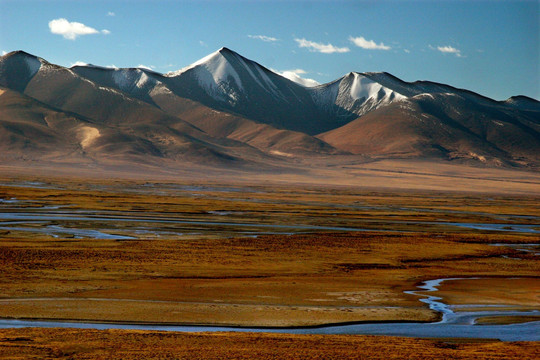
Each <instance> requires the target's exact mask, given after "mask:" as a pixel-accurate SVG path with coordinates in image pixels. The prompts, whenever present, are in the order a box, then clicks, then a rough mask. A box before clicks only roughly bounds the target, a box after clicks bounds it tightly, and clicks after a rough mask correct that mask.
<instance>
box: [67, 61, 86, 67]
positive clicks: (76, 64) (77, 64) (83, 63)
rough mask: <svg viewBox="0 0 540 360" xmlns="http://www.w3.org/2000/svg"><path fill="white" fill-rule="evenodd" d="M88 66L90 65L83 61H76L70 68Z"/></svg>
mask: <svg viewBox="0 0 540 360" xmlns="http://www.w3.org/2000/svg"><path fill="white" fill-rule="evenodd" d="M86 65H88V63H85V62H83V61H75V62H74V63H73V64H71V66H70V67H74V66H86Z"/></svg>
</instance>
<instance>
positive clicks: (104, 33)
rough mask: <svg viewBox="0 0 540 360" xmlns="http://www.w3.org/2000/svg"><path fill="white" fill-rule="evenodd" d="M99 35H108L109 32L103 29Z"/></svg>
mask: <svg viewBox="0 0 540 360" xmlns="http://www.w3.org/2000/svg"><path fill="white" fill-rule="evenodd" d="M101 33H102V34H103V35H109V34H110V33H111V32H110V31H109V30H107V29H103V30H101Z"/></svg>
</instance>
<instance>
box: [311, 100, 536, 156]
mask: <svg viewBox="0 0 540 360" xmlns="http://www.w3.org/2000/svg"><path fill="white" fill-rule="evenodd" d="M538 125H539V124H538V118H536V120H534V118H530V117H528V116H527V115H523V114H522V113H519V112H517V113H512V111H511V110H508V109H503V110H501V109H500V108H499V107H496V106H486V105H479V104H478V103H476V102H473V101H471V100H470V99H467V98H464V97H461V96H458V95H454V94H433V95H432V94H420V95H416V96H413V97H411V98H409V99H407V100H405V101H400V102H397V103H394V104H390V105H388V106H385V107H382V108H380V109H377V110H375V111H372V112H370V113H368V114H366V115H364V116H362V117H359V118H358V119H356V120H354V121H352V122H350V123H348V124H347V125H345V126H343V127H341V128H338V129H334V130H331V131H329V132H326V133H323V134H321V135H319V137H320V138H321V139H323V140H324V141H326V142H328V143H329V144H331V145H333V146H335V147H336V148H338V149H342V150H346V151H350V152H352V153H355V154H368V155H371V156H375V157H406V158H407V157H408V158H443V159H448V160H451V159H461V160H466V159H473V160H476V161H479V162H482V163H490V164H492V165H502V164H507V165H532V164H534V163H538V162H539V161H540V155H539V152H538V149H540V132H539V131H538V130H539V128H538Z"/></svg>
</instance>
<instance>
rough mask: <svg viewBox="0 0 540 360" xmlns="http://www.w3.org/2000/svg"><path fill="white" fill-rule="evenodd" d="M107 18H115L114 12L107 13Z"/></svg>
mask: <svg viewBox="0 0 540 360" xmlns="http://www.w3.org/2000/svg"><path fill="white" fill-rule="evenodd" d="M107 16H116V14H115V13H114V12H112V11H109V12H108V13H107Z"/></svg>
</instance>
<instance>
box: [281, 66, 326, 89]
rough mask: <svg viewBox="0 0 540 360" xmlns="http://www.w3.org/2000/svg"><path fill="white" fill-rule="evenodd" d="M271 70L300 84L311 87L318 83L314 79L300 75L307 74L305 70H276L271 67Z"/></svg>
mask: <svg viewBox="0 0 540 360" xmlns="http://www.w3.org/2000/svg"><path fill="white" fill-rule="evenodd" d="M272 71H273V72H275V73H276V74H279V75H281V76H283V77H284V78H287V79H289V80H291V81H294V82H295V83H298V84H300V85H302V86H306V87H313V86H317V85H319V82H318V81H316V80H313V79H307V78H303V77H300V75H301V74H307V71H305V70H303V69H294V70H285V71H278V70H273V69H272Z"/></svg>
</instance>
